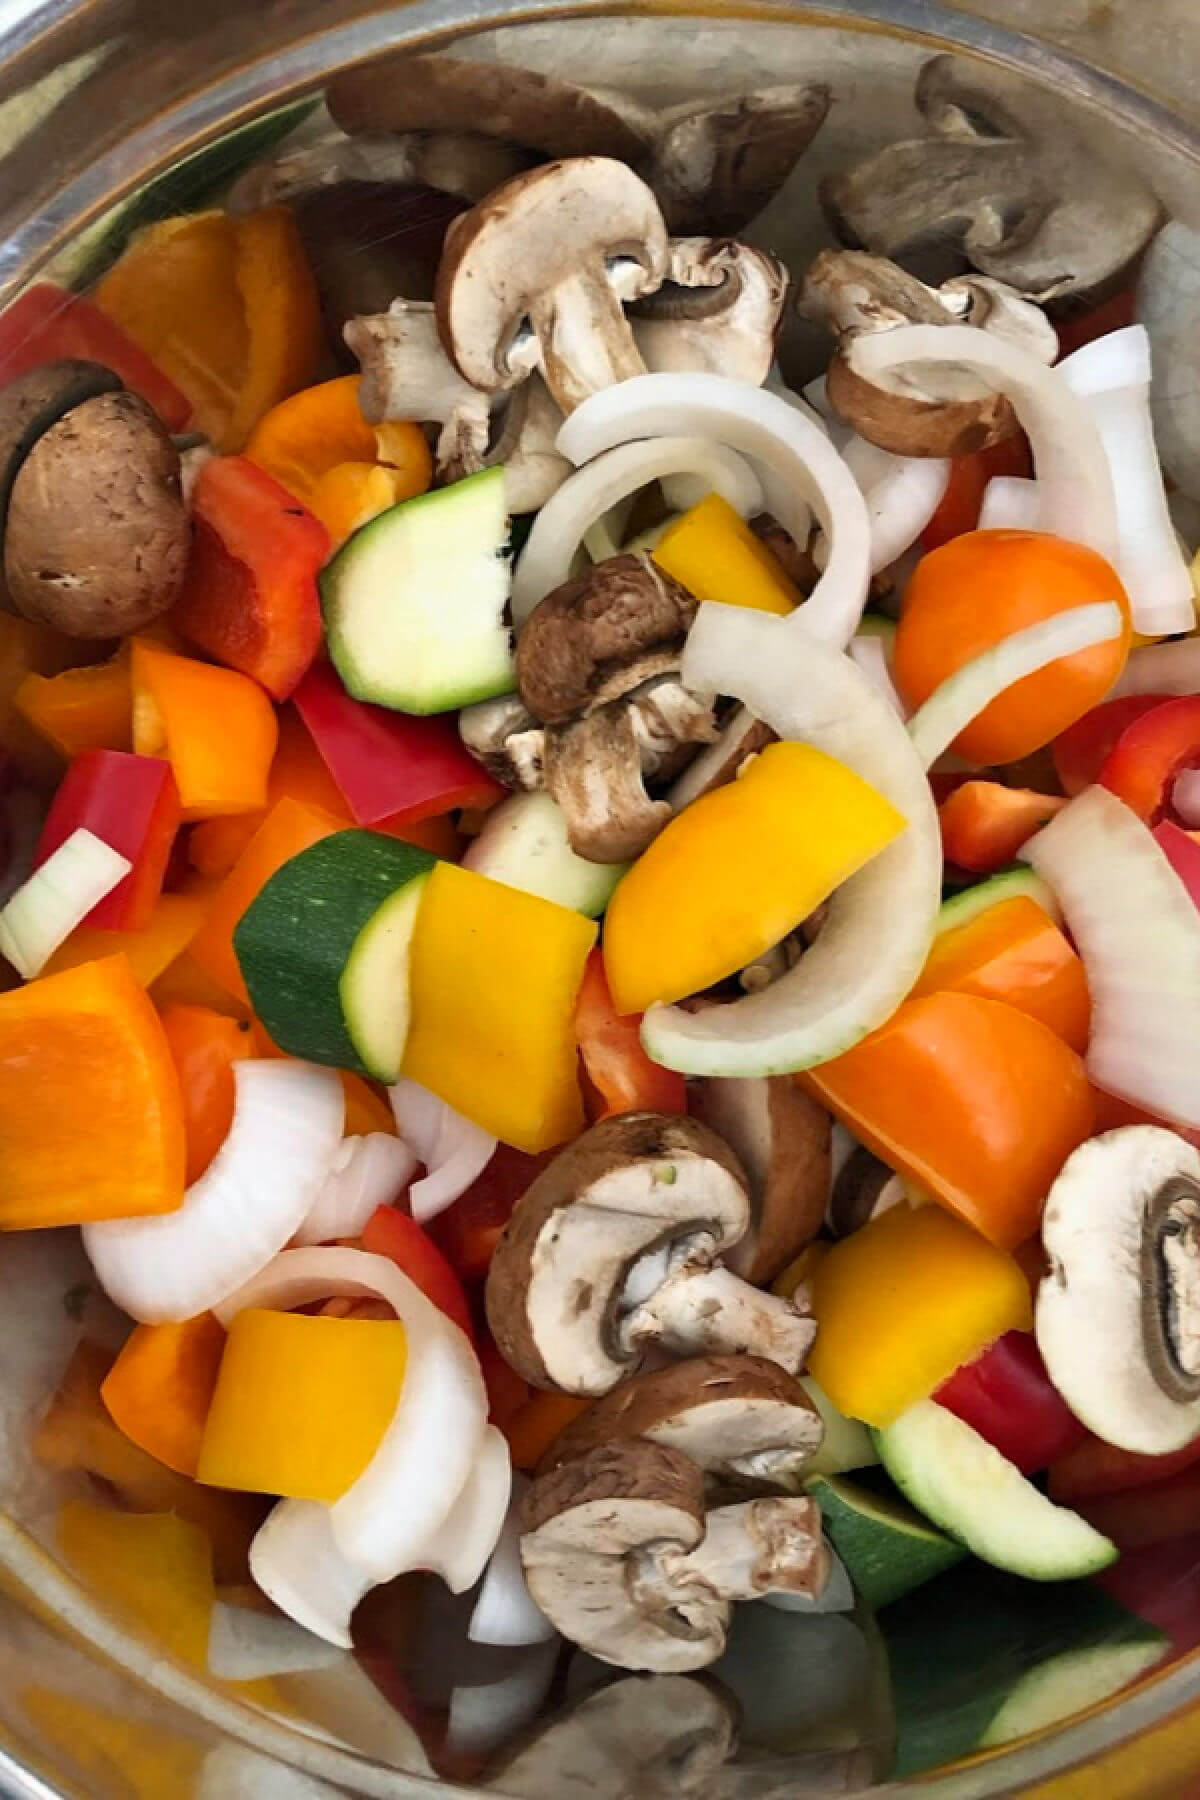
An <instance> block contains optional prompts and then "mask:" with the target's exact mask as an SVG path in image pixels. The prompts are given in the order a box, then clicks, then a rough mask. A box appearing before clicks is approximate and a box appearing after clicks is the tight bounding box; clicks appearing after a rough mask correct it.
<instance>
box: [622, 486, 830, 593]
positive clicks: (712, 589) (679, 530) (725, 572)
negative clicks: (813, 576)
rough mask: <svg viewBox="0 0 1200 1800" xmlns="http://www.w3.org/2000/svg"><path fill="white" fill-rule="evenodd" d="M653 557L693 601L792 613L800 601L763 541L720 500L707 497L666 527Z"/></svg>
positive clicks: (796, 591) (731, 508)
mask: <svg viewBox="0 0 1200 1800" xmlns="http://www.w3.org/2000/svg"><path fill="white" fill-rule="evenodd" d="M652 555H653V557H654V560H655V562H656V563H657V564H658V566H659V568H660V569H665V570H666V572H667V574H668V575H673V576H674V577H675V580H676V581H678V582H681V583H682V584H683V586H684V587H685V588H687V590H688V592H689V593H691V594H694V595H695V596H696V598H697V600H720V601H722V602H723V603H724V604H725V605H726V606H749V607H751V608H753V609H754V610H755V611H756V612H769V613H790V612H794V611H795V609H796V607H797V606H799V604H800V602H801V601H802V600H803V598H804V595H803V594H802V593H801V592H800V590H799V588H798V587H797V586H796V584H795V582H794V581H791V580H790V579H789V577H788V576H787V574H786V573H785V571H784V569H783V567H782V565H781V564H780V563H779V561H778V559H777V558H776V557H774V556H772V554H771V552H770V550H769V549H768V547H767V546H766V544H764V543H763V541H762V539H761V538H760V537H756V536H755V535H754V533H753V532H752V531H751V529H750V527H749V526H748V525H747V523H746V521H745V519H743V518H742V516H741V514H740V513H739V512H737V511H736V510H735V508H733V507H732V506H730V504H729V502H728V500H725V499H722V497H721V495H720V494H706V495H705V497H704V499H703V500H701V501H700V503H699V505H698V506H693V507H692V508H691V510H690V511H689V512H685V513H684V515H683V517H682V518H681V519H676V521H675V523H674V524H673V525H668V527H667V529H666V530H665V531H664V532H663V535H662V536H661V537H660V538H659V540H658V542H657V544H656V545H655V546H654V550H653V552H652Z"/></svg>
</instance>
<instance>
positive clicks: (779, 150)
mask: <svg viewBox="0 0 1200 1800" xmlns="http://www.w3.org/2000/svg"><path fill="white" fill-rule="evenodd" d="M829 99H830V94H829V89H828V87H826V86H825V85H824V83H822V82H799V83H795V84H789V85H786V86H780V87H769V88H762V89H760V90H759V91H758V92H757V93H748V94H732V95H729V96H727V97H725V98H722V99H720V100H707V101H704V102H702V103H701V104H700V105H694V104H692V103H690V102H689V103H688V104H687V105H685V106H679V107H675V108H672V110H671V111H670V112H668V113H666V114H665V115H664V116H663V118H662V121H661V124H660V127H659V133H658V138H657V141H656V143H655V146H654V151H653V154H652V157H651V160H650V164H649V167H648V169H647V171H646V176H647V180H648V181H649V182H650V185H651V186H652V187H653V189H654V191H655V193H656V194H657V196H658V198H659V201H660V203H661V205H662V209H663V212H664V213H665V214H666V217H667V220H668V223H669V224H670V227H671V230H672V231H679V232H689V231H705V232H721V233H724V232H734V231H740V230H741V229H742V227H743V226H744V225H747V224H749V222H750V220H751V219H753V218H754V217H755V216H756V214H758V213H760V212H761V211H762V209H763V207H764V206H766V204H767V202H768V201H769V200H771V199H772V198H773V196H774V195H775V194H776V193H777V192H778V191H779V189H780V188H781V187H782V186H783V184H784V182H785V181H786V180H787V178H788V176H789V175H790V174H791V172H792V169H793V168H794V167H795V165H796V162H797V161H798V159H799V158H800V157H801V156H803V154H804V152H805V151H806V150H807V149H808V146H809V144H810V143H811V142H812V140H813V138H814V137H815V136H816V134H817V132H818V131H819V130H820V129H821V126H822V125H823V124H824V122H825V116H826V114H827V113H828V111H829Z"/></svg>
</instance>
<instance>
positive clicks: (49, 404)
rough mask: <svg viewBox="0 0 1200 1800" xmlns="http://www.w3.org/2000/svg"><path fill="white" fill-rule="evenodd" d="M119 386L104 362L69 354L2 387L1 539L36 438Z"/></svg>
mask: <svg viewBox="0 0 1200 1800" xmlns="http://www.w3.org/2000/svg"><path fill="white" fill-rule="evenodd" d="M120 386H121V379H120V377H119V376H118V375H114V374H113V372H112V370H111V369H106V368H105V367H104V366H103V364H101V363H94V362H82V361H79V360H76V359H74V358H67V359H65V360H63V361H62V362H52V363H42V364H40V365H39V366H38V367H37V368H35V369H26V370H25V371H24V373H23V374H21V375H17V376H15V377H14V378H13V380H11V381H6V382H5V384H4V386H3V387H0V538H2V537H3V534H4V525H5V520H6V519H7V516H8V503H9V498H10V496H11V494H12V487H13V482H14V481H15V480H16V479H17V474H18V471H19V470H20V467H21V464H22V463H23V462H24V461H25V458H26V457H27V456H28V455H29V452H30V451H31V450H32V449H33V446H34V445H35V444H36V443H37V441H38V439H39V438H40V437H42V436H44V434H45V433H46V432H47V431H49V429H50V427H51V426H52V425H57V423H58V421H59V420H60V419H61V418H62V417H63V416H64V414H66V413H69V412H70V411H71V410H72V408H74V407H76V406H81V405H82V404H83V402H84V401H85V400H92V399H94V398H95V396H96V395H97V394H110V393H113V392H115V391H116V390H117V389H118V388H120Z"/></svg>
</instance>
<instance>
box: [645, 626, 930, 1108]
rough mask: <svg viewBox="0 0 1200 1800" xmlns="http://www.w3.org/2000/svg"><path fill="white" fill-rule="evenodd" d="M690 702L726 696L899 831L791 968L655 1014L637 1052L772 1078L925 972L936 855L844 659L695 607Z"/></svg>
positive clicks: (868, 1025)
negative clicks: (862, 792) (750, 990)
mask: <svg viewBox="0 0 1200 1800" xmlns="http://www.w3.org/2000/svg"><path fill="white" fill-rule="evenodd" d="M683 679H684V681H685V682H686V683H687V685H688V687H690V688H691V689H692V690H693V691H694V692H697V693H704V692H720V693H729V692H732V693H734V694H735V695H736V696H737V697H738V699H740V700H742V701H744V702H745V704H746V705H747V706H748V707H749V708H750V710H751V711H752V712H753V713H754V714H755V716H756V717H758V718H760V719H762V720H764V721H765V723H766V724H768V725H769V726H770V727H771V728H772V730H773V731H775V732H777V733H778V734H779V736H780V737H784V738H798V739H801V740H802V741H804V742H805V743H810V744H815V745H816V746H817V747H818V748H819V749H821V750H825V751H827V752H828V754H829V755H831V756H836V757H837V758H838V759H839V760H840V761H842V762H844V763H847V764H848V765H849V767H850V768H852V769H854V770H855V772H856V773H857V774H859V775H861V776H862V778H863V780H864V781H869V782H870V783H871V785H872V786H873V787H875V788H877V789H878V790H879V792H880V793H881V794H883V795H884V796H885V797H886V798H887V799H888V800H890V801H891V803H892V805H893V806H895V807H896V808H897V810H898V811H899V812H900V813H902V814H903V815H904V817H905V818H906V819H907V821H908V828H907V830H905V831H903V832H902V833H901V834H900V836H899V837H898V838H896V839H895V840H894V842H892V843H891V844H889V845H888V847H887V848H886V849H885V850H884V851H882V852H881V854H880V855H879V856H877V857H875V858H874V859H873V860H872V861H871V862H869V863H868V864H867V866H866V868H864V869H861V870H860V871H859V873H858V874H857V875H855V876H853V877H852V879H851V880H850V881H847V882H845V883H844V884H843V885H842V886H841V887H840V888H838V890H837V891H836V893H835V894H834V895H833V897H832V899H831V900H830V902H829V912H828V916H827V918H826V920H825V923H824V925H823V926H822V927H821V931H820V934H819V936H818V938H817V940H816V943H815V944H813V946H812V948H811V949H810V950H808V951H807V952H806V953H805V955H804V956H802V957H801V959H800V961H799V962H798V963H797V964H796V966H795V968H794V969H791V970H790V971H789V972H788V973H787V974H786V975H783V976H781V977H780V979H779V980H778V981H776V982H774V983H773V984H772V985H771V986H770V987H768V988H765V989H764V990H763V991H762V992H761V993H757V994H748V995H746V997H745V998H744V999H741V1000H734V1001H731V1002H730V1003H729V1004H728V1005H727V1006H717V1007H712V1008H709V1009H707V1010H705V1011H704V1012H698V1013H690V1012H686V1011H685V1010H684V1009H683V1008H682V1007H679V1006H655V1007H652V1008H651V1009H650V1011H649V1012H648V1013H647V1014H646V1017H645V1020H644V1021H643V1024H642V1042H643V1043H644V1044H645V1046H646V1049H647V1050H648V1051H649V1053H650V1055H651V1056H652V1057H653V1058H654V1060H655V1061H656V1062H659V1063H663V1064H665V1065H666V1067H667V1068H671V1069H681V1070H683V1072H684V1073H685V1074H693V1075H775V1074H783V1073H786V1072H787V1071H788V1070H790V1069H805V1068H809V1067H811V1066H812V1065H813V1064H814V1063H821V1062H827V1061H828V1060H829V1058H830V1057H833V1056H837V1055H839V1054H840V1053H841V1052H842V1051H843V1050H849V1049H850V1048H851V1046H852V1045H854V1044H856V1043H857V1042H858V1041H859V1039H860V1038H862V1037H865V1036H866V1034H867V1032H869V1031H873V1030H874V1028H875V1027H876V1026H877V1025H881V1024H882V1023H883V1021H884V1020H885V1019H886V1018H888V1017H889V1016H890V1015H891V1014H892V1013H893V1012H894V1011H895V1009H896V1007H897V1006H898V1005H899V1004H900V1002H901V1001H902V1000H903V999H904V997H905V995H906V994H907V993H908V991H909V989H910V988H911V987H912V985H913V983H914V981H915V980H916V979H917V976H918V975H919V974H920V971H921V967H922V965H923V963H924V961H925V956H926V953H927V951H928V949H929V945H930V942H931V940H932V938H933V930H934V922H935V920H936V918H937V911H938V906H939V904H940V901H941V883H942V845H941V835H940V833H939V830H938V820H937V812H936V810H935V808H934V804H933V796H932V793H931V792H930V788H929V783H928V781H927V780H926V778H925V771H924V770H923V768H922V767H921V764H920V761H919V760H918V758H917V754H916V752H915V750H914V749H913V746H912V743H911V741H910V739H909V736H908V733H907V731H906V730H905V728H904V726H903V724H902V723H901V721H900V720H899V719H898V718H897V717H896V715H895V713H894V712H893V711H892V709H891V707H890V706H889V705H888V703H887V701H886V700H885V699H884V698H883V696H882V695H881V694H879V693H878V692H877V691H876V689H875V688H874V687H872V685H871V683H870V682H869V681H868V680H867V677H866V676H865V675H863V674H862V672H861V671H860V670H859V669H858V668H856V667H855V665H854V663H852V662H851V660H850V658H849V657H847V656H843V655H841V654H840V652H836V651H833V650H830V649H829V648H828V647H827V646H826V645H823V644H820V643H818V642H817V641H816V640H815V639H812V638H809V637H808V636H807V634H805V633H803V632H798V631H794V630H792V629H791V626H790V622H789V621H788V620H787V619H776V618H772V617H770V616H768V615H767V614H765V613H759V612H750V611H748V610H747V609H746V608H745V607H738V606H714V605H711V604H709V605H705V606H702V607H701V608H700V611H699V613H698V615H697V618H696V623H695V625H693V627H692V630H691V634H690V636H689V638H688V642H687V648H686V650H685V652H684V660H683Z"/></svg>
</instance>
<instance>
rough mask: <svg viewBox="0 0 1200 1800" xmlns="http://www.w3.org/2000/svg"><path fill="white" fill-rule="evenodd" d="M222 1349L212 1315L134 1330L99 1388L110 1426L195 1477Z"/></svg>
mask: <svg viewBox="0 0 1200 1800" xmlns="http://www.w3.org/2000/svg"><path fill="white" fill-rule="evenodd" d="M224 1349H225V1332H224V1330H223V1328H222V1327H221V1325H220V1324H219V1323H218V1322H217V1320H216V1319H214V1318H213V1315H212V1314H211V1313H207V1312H206V1313H201V1314H199V1316H198V1317H197V1318H194V1319H183V1320H180V1321H179V1322H178V1323H177V1324H169V1325H136V1326H135V1327H134V1329H133V1332H132V1334H131V1336H130V1337H128V1338H127V1339H126V1341H125V1343H124V1345H123V1346H122V1348H121V1350H120V1352H119V1354H118V1356H117V1360H116V1362H115V1363H114V1364H113V1366H112V1368H111V1369H110V1370H109V1372H108V1374H107V1375H106V1376H105V1377H104V1381H103V1383H102V1385H101V1388H100V1397H101V1399H102V1400H103V1401H104V1404H105V1406H106V1407H107V1408H108V1411H109V1415H110V1417H111V1418H112V1420H113V1422H114V1424H116V1425H119V1426H120V1428H121V1430H122V1431H123V1432H124V1433H125V1436H126V1437H127V1438H129V1439H130V1441H131V1442H132V1443H135V1444H137V1445H138V1446H139V1447H140V1448H141V1449H143V1450H145V1451H147V1452H148V1453H149V1455H151V1456H154V1457H157V1459H158V1461H159V1462H161V1463H165V1464H166V1465H167V1467H168V1468H169V1469H175V1470H177V1471H178V1473H179V1474H180V1475H188V1476H191V1477H193V1478H194V1477H195V1474H196V1467H197V1463H198V1461H199V1457H200V1443H201V1439H202V1438H203V1436H204V1422H205V1420H206V1419H207V1417H208V1410H209V1407H210V1406H211V1405H212V1397H213V1390H214V1388H215V1387H216V1384H217V1371H218V1369H219V1368H220V1366H221V1355H222V1352H223V1351H224ZM229 1485H230V1486H231V1487H233V1486H236V1485H237V1484H236V1483H233V1482H230V1483H229Z"/></svg>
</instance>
